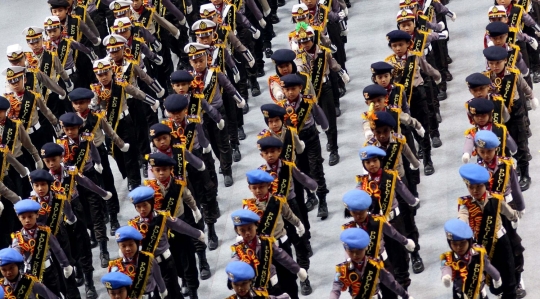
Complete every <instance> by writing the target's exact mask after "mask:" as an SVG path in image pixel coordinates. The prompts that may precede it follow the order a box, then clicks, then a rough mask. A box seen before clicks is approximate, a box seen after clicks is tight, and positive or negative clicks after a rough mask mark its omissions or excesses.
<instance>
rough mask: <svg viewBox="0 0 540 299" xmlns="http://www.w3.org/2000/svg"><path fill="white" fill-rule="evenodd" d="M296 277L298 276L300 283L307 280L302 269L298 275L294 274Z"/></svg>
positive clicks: (306, 275)
mask: <svg viewBox="0 0 540 299" xmlns="http://www.w3.org/2000/svg"><path fill="white" fill-rule="evenodd" d="M296 275H297V276H298V278H300V281H301V282H304V281H306V279H307V278H308V274H307V271H306V269H304V268H300V271H298V273H296Z"/></svg>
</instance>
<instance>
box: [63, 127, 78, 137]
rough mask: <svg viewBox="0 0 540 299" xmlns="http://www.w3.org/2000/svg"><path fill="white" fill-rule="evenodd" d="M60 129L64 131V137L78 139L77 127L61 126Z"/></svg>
mask: <svg viewBox="0 0 540 299" xmlns="http://www.w3.org/2000/svg"><path fill="white" fill-rule="evenodd" d="M62 128H63V129H64V133H66V136H67V137H69V138H71V139H75V138H77V137H79V127H64V126H62Z"/></svg>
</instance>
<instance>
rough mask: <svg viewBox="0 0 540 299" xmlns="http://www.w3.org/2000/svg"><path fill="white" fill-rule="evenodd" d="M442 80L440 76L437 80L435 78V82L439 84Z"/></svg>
mask: <svg viewBox="0 0 540 299" xmlns="http://www.w3.org/2000/svg"><path fill="white" fill-rule="evenodd" d="M441 82H442V77H439V80H435V84H437V85H439V84H440V83H441Z"/></svg>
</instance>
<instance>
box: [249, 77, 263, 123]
mask: <svg viewBox="0 0 540 299" xmlns="http://www.w3.org/2000/svg"><path fill="white" fill-rule="evenodd" d="M263 76H264V75H263ZM250 85H251V96H252V97H258V96H260V95H261V87H260V86H259V82H258V81H257V78H252V79H251V82H250ZM244 114H245V113H244Z"/></svg>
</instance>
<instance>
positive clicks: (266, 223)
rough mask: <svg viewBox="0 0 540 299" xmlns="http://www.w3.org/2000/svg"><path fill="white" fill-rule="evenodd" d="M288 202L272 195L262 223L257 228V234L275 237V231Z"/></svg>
mask: <svg viewBox="0 0 540 299" xmlns="http://www.w3.org/2000/svg"><path fill="white" fill-rule="evenodd" d="M284 202H287V199H286V198H285V197H281V196H274V195H270V196H269V198H268V202H267V204H266V208H265V209H264V211H263V214H262V217H261V221H260V222H259V225H258V227H257V234H258V235H260V236H274V229H275V228H276V224H277V222H278V219H279V217H280V215H281V208H282V207H283V203H284Z"/></svg>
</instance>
